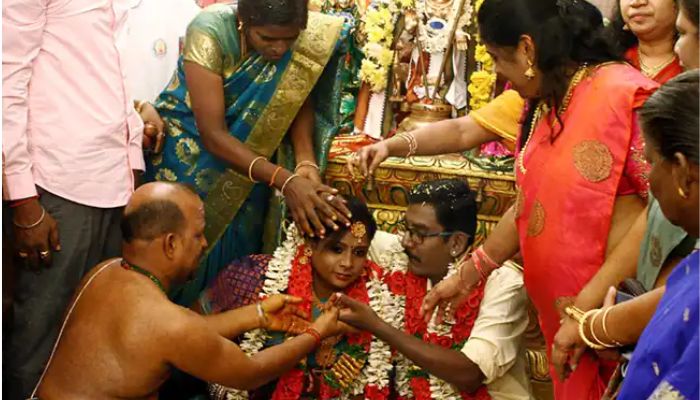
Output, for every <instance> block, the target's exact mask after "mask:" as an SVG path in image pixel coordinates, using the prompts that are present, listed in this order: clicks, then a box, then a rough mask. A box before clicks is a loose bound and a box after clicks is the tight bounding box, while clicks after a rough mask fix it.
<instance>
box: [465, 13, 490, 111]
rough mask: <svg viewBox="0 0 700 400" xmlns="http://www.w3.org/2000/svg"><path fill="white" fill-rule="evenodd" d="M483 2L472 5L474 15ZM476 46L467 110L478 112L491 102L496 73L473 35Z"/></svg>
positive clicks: (483, 48) (480, 43)
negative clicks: (474, 68)
mask: <svg viewBox="0 0 700 400" xmlns="http://www.w3.org/2000/svg"><path fill="white" fill-rule="evenodd" d="M483 2H484V0H476V1H475V3H474V14H475V15H476V13H477V12H478V11H479V8H480V7H481V4H482V3H483ZM474 39H475V42H476V46H475V48H474V61H475V62H476V65H477V70H476V71H474V72H473V73H472V74H471V76H470V77H469V85H468V86H467V91H468V92H469V95H470V97H469V109H470V110H472V111H473V110H478V109H479V108H481V107H483V106H484V104H486V103H488V102H489V101H491V97H492V95H493V89H494V87H495V86H496V73H495V72H494V71H493V59H492V58H491V56H490V55H489V53H488V52H487V51H486V46H484V44H483V43H482V42H481V39H480V36H479V35H478V33H476V34H475V35H474Z"/></svg>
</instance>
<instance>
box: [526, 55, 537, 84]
mask: <svg viewBox="0 0 700 400" xmlns="http://www.w3.org/2000/svg"><path fill="white" fill-rule="evenodd" d="M525 77H526V78H527V80H528V81H530V80H532V78H534V77H535V70H534V69H532V61H530V60H527V69H526V70H525Z"/></svg>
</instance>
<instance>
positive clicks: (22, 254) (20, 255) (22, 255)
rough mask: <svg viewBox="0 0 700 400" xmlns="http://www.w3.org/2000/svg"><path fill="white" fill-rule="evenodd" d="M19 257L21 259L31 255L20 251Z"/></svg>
mask: <svg viewBox="0 0 700 400" xmlns="http://www.w3.org/2000/svg"><path fill="white" fill-rule="evenodd" d="M17 256H19V258H27V257H29V254H28V253H25V252H23V251H20V252H19V253H17Z"/></svg>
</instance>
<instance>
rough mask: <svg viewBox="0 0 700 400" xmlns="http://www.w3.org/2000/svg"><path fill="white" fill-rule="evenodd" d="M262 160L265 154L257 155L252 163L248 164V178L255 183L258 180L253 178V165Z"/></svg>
mask: <svg viewBox="0 0 700 400" xmlns="http://www.w3.org/2000/svg"><path fill="white" fill-rule="evenodd" d="M260 160H265V157H263V156H259V157H255V158H254V159H253V161H251V162H250V164H249V165H248V179H250V181H251V182H253V183H256V182H257V181H256V180H255V179H253V165H255V163H256V162H258V161H260Z"/></svg>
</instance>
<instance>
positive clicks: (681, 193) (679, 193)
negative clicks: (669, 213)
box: [678, 186, 688, 199]
mask: <svg viewBox="0 0 700 400" xmlns="http://www.w3.org/2000/svg"><path fill="white" fill-rule="evenodd" d="M678 195H679V196H681V197H682V198H684V199H687V198H688V193H686V192H685V191H684V190H683V189H682V188H681V187H680V186H679V187H678Z"/></svg>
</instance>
